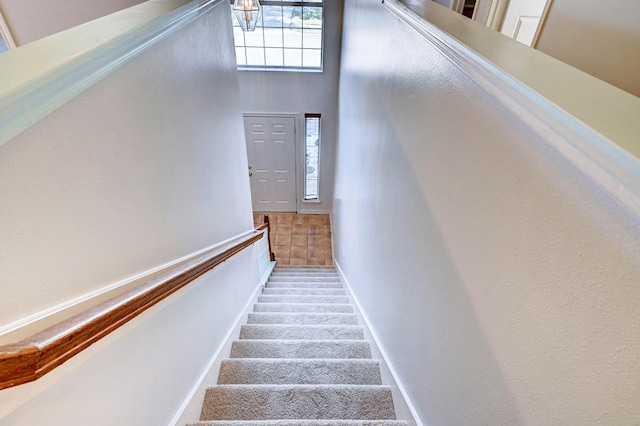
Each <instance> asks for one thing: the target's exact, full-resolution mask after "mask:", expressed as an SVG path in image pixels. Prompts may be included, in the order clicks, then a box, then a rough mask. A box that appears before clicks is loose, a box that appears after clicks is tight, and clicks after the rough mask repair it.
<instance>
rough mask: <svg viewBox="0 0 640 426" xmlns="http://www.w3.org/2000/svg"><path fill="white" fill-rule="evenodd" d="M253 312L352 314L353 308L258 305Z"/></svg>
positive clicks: (298, 304)
mask: <svg viewBox="0 0 640 426" xmlns="http://www.w3.org/2000/svg"><path fill="white" fill-rule="evenodd" d="M253 311H254V312H316V313H343V314H352V313H353V306H352V305H350V304H347V303H256V304H255V305H254V306H253Z"/></svg>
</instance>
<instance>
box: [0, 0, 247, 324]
mask: <svg viewBox="0 0 640 426" xmlns="http://www.w3.org/2000/svg"><path fill="white" fill-rule="evenodd" d="M218 9H220V7H217V8H216V16H217V15H219V14H221V13H222V12H219V10H218ZM208 19H213V18H208ZM218 19H220V20H221V21H222V22H223V23H224V24H225V25H226V22H224V21H223V18H218ZM205 23H206V21H205V20H202V21H199V22H198V24H197V25H195V26H192V27H189V28H188V29H183V30H181V31H180V32H179V33H178V34H177V35H175V36H173V37H171V38H170V39H168V40H166V41H164V42H162V44H161V45H160V46H158V47H156V48H154V49H153V50H151V51H148V52H146V53H144V54H143V55H142V56H141V57H139V58H137V59H135V60H134V61H132V62H130V63H129V64H127V65H125V66H124V67H123V68H121V69H120V70H118V71H117V72H115V73H114V74H112V75H110V76H109V77H107V78H106V79H104V80H103V81H102V82H100V83H99V84H97V85H95V86H93V87H92V88H90V89H89V90H87V91H86V92H84V93H83V94H82V95H80V96H78V97H77V98H76V99H74V100H73V101H72V102H69V103H67V104H65V105H64V106H62V107H61V108H59V109H58V110H56V111H55V112H54V113H52V114H51V115H49V116H48V117H46V118H45V119H44V120H42V121H41V122H39V123H38V124H37V125H34V126H33V127H31V128H30V129H28V130H27V131H25V132H23V133H22V134H21V135H19V136H18V137H16V138H15V139H14V140H12V141H9V142H8V143H6V144H5V145H3V146H1V147H0V194H1V195H0V199H1V200H2V201H1V202H2V209H1V210H0V235H2V242H3V244H2V248H3V251H2V253H1V254H2V256H1V259H2V275H3V297H2V298H1V300H0V324H5V323H8V322H11V321H14V320H16V319H18V318H21V317H23V316H25V315H27V314H29V313H32V312H37V311H40V310H42V309H44V308H46V307H48V306H52V305H55V304H57V303H60V302H63V301H66V300H69V299H71V298H73V297H76V296H79V295H81V294H85V293H87V292H89V291H91V290H94V289H96V288H101V287H103V286H104V285H107V284H110V283H112V282H116V281H119V280H121V279H124V278H127V277H130V276H132V275H134V274H136V273H140V272H142V271H145V270H147V269H149V268H152V267H155V266H158V265H161V264H164V263H166V262H170V261H173V260H175V259H177V258H179V257H181V256H184V255H187V254H190V253H193V252H195V251H197V250H200V249H203V248H205V247H208V246H210V245H212V244H215V243H218V242H220V241H222V240H225V239H227V238H231V237H234V236H236V235H239V234H241V233H243V232H246V231H248V230H250V229H252V228H253V220H252V216H251V200H250V197H249V195H248V193H249V180H248V177H247V174H246V170H247V163H246V162H247V160H246V149H245V147H244V140H243V127H242V126H243V124H242V116H241V114H240V113H239V111H240V108H239V102H238V80H237V73H236V71H235V68H234V66H233V64H234V62H235V61H234V56H233V50H232V48H231V45H230V40H229V38H228V37H229V34H227V33H226V32H225V31H226V30H224V29H218V28H214V27H212V28H208V27H207V26H206V24H205ZM220 28H225V27H220Z"/></svg>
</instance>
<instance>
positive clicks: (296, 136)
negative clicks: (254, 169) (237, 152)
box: [242, 112, 304, 213]
mask: <svg viewBox="0 0 640 426" xmlns="http://www.w3.org/2000/svg"><path fill="white" fill-rule="evenodd" d="M300 116H301V114H300V113H296V112H291V113H286V112H285V113H274V112H245V113H242V121H243V123H242V126H243V129H244V118H245V117H267V118H293V141H294V143H293V150H294V153H293V154H294V158H295V165H294V176H295V179H294V185H295V194H296V202H295V206H296V211H295V212H296V213H298V212H299V211H300V206H301V199H300V198H301V197H300V188H302V187H301V185H302V178H303V176H302V175H301V174H300V170H302V166H301V164H304V159H302V160H301V159H300V152H301V151H303V150H301V149H299V148H298V147H299V146H300V140H301V139H300V138H301V136H300V135H303V134H304V131H299V129H301V128H303V127H304V122H303V123H301V122H300V120H301V119H300ZM301 126H303V127H301ZM244 143H245V148H246V145H247V135H246V134H245V135H244ZM302 155H304V151H303V152H302ZM247 160H248V158H247ZM247 164H248V163H247Z"/></svg>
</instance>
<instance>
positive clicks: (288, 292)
mask: <svg viewBox="0 0 640 426" xmlns="http://www.w3.org/2000/svg"><path fill="white" fill-rule="evenodd" d="M262 294H279V295H285V296H346V294H347V292H346V291H345V290H344V289H343V288H265V289H264V290H263V291H262Z"/></svg>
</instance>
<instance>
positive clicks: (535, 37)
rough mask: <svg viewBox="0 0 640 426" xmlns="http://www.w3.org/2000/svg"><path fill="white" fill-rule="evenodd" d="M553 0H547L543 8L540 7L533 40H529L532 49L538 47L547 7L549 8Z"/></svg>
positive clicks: (547, 10)
mask: <svg viewBox="0 0 640 426" xmlns="http://www.w3.org/2000/svg"><path fill="white" fill-rule="evenodd" d="M552 3H553V0H547V3H546V4H545V5H544V9H542V15H540V23H538V28H536V33H535V34H534V36H533V41H532V42H531V47H533V48H534V49H537V48H538V40H539V39H540V34H541V33H542V30H543V28H544V24H545V22H546V21H547V15H548V14H549V9H551V4H552Z"/></svg>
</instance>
